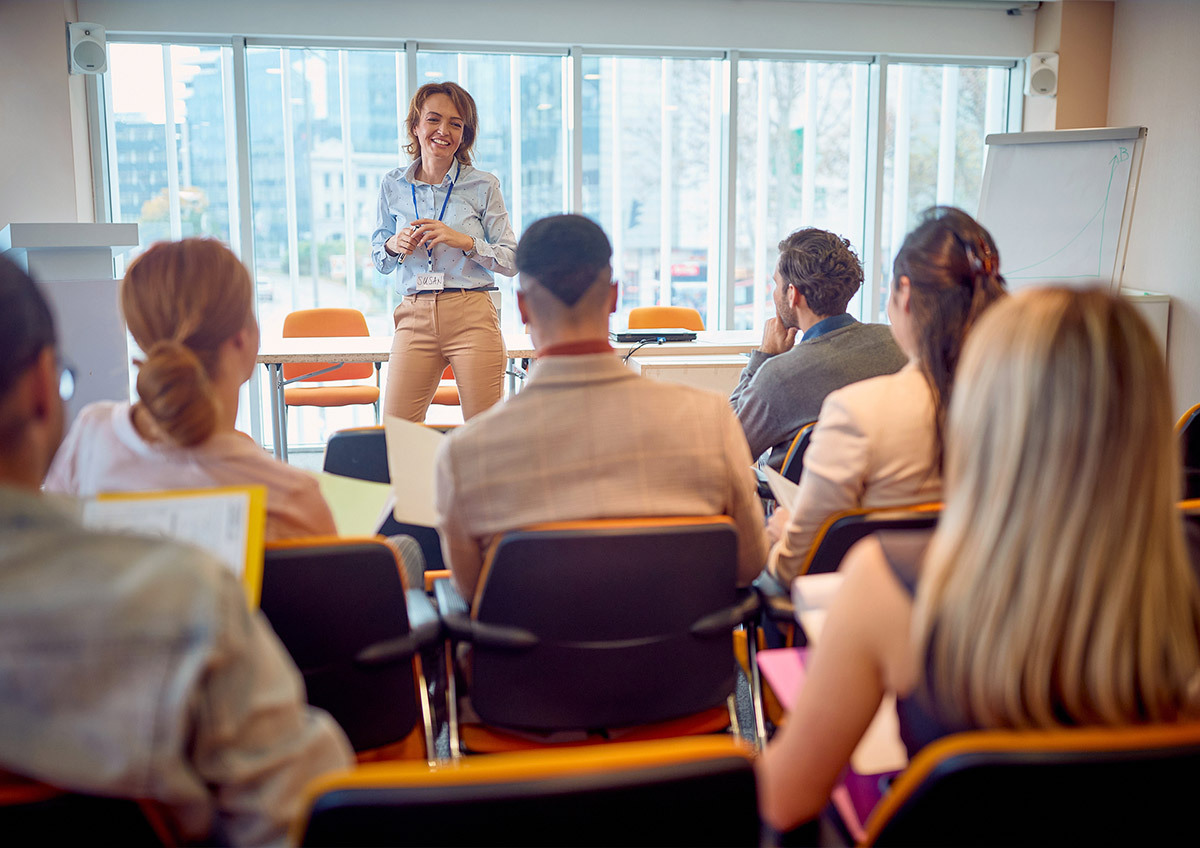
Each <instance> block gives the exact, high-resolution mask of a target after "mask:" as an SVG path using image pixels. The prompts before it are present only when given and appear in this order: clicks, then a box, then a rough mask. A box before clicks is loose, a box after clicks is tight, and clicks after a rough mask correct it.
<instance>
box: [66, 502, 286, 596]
mask: <svg viewBox="0 0 1200 848" xmlns="http://www.w3.org/2000/svg"><path fill="white" fill-rule="evenodd" d="M134 503H136V505H137V508H136V509H123V508H122V507H123V506H124V505H126V504H134ZM151 505H155V506H156V507H157V508H153V509H151V508H149V507H150V506H151ZM83 521H84V523H85V524H87V525H88V526H90V527H97V528H104V529H110V530H126V531H129V532H133V533H141V534H144V535H152V536H161V537H165V538H171V539H175V540H177V541H182V542H188V543H190V544H193V545H195V546H197V547H199V548H203V549H204V550H206V551H208V552H209V553H211V554H213V555H214V556H216V557H217V558H218V559H220V560H221V561H222V562H224V563H225V564H226V565H227V566H229V568H230V569H231V570H232V571H233V572H234V573H235V574H237V575H238V577H239V578H240V579H241V581H242V587H243V588H244V589H245V592H246V599H247V601H248V602H249V604H250V607H251V608H254V607H257V606H258V604H259V599H260V598H261V596H262V574H263V544H264V539H265V535H266V527H267V488H266V486H214V487H212V488H208V489H171V490H161V491H151V492H101V493H99V494H97V495H96V497H95V498H94V499H93V500H91V501H87V502H85V503H84V507H83Z"/></svg>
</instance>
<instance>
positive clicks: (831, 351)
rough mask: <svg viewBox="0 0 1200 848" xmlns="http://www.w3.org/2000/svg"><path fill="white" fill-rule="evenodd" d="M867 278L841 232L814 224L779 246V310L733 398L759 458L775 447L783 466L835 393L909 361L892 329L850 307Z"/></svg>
mask: <svg viewBox="0 0 1200 848" xmlns="http://www.w3.org/2000/svg"><path fill="white" fill-rule="evenodd" d="M862 281H863V271H862V265H861V264H859V261H858V257H857V256H855V255H854V251H852V250H851V249H850V242H848V241H846V240H845V239H842V238H840V237H838V236H836V235H834V234H833V233H830V232H827V231H825V230H818V229H816V228H815V227H807V228H805V229H801V230H796V231H795V232H794V233H792V234H791V235H789V236H788V237H787V238H785V239H784V240H783V241H781V242H780V243H779V263H778V265H777V266H776V268H775V312H776V315H775V317H774V318H769V319H768V320H767V324H766V327H765V328H764V330H763V340H762V344H761V345H760V346H759V349H758V350H755V351H752V352H751V353H750V362H749V364H748V365H747V366H746V368H745V369H744V370H743V371H742V376H741V379H740V380H739V381H738V384H737V388H735V389H734V390H733V394H732V395H731V396H730V398H729V402H730V403H731V404H732V405H733V410H734V412H736V413H737V417H738V419H739V420H740V421H741V422H742V429H743V430H745V432H746V441H747V442H749V444H750V454H751V456H754V457H758V456H760V455H761V454H763V453H764V452H765V451H767V450H768V449H769V450H770V452H771V453H770V456H769V457H768V459H767V462H768V464H770V465H771V466H772V467H774V468H776V469H778V468H780V467H781V466H782V465H783V460H784V456H785V455H786V454H787V450H788V446H789V445H790V444H791V441H792V439H793V438H794V437H795V435H796V433H797V432H799V430H800V428H801V427H803V426H804V425H805V424H808V423H810V422H812V421H816V420H817V415H818V413H820V411H821V404H822V403H823V402H824V400H825V396H826V395H827V394H829V393H830V392H832V391H834V390H835V389H840V388H841V387H842V386H846V385H849V384H850V383H856V382H858V381H859V380H865V379H867V378H868V377H877V376H879V375H881V374H893V373H895V372H896V371H899V370H900V368H902V367H903V366H904V363H905V362H906V361H907V359H906V358H905V356H904V354H903V353H902V352H901V351H900V348H899V347H897V345H896V342H895V341H894V340H893V339H892V334H891V331H890V330H889V329H888V328H887V327H886V326H884V325H882V324H862V323H860V322H858V321H856V320H855V319H854V318H852V317H851V316H850V315H849V314H847V312H846V305H847V304H848V303H849V302H850V298H852V297H853V296H854V293H855V292H856V291H858V289H859V286H861V285H862ZM797 335H799V336H800V339H799V340H797V339H796V336H797Z"/></svg>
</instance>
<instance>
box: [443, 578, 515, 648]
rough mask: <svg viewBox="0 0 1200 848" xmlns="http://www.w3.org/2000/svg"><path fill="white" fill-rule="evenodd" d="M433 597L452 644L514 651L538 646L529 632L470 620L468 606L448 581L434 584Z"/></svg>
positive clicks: (444, 580)
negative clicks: (459, 643) (463, 643)
mask: <svg viewBox="0 0 1200 848" xmlns="http://www.w3.org/2000/svg"><path fill="white" fill-rule="evenodd" d="M433 597H434V599H435V600H436V601H437V606H438V614H439V615H440V616H441V619H442V627H443V628H444V629H445V631H446V634H447V635H448V636H450V638H451V639H453V640H455V641H460V642H471V643H473V644H476V645H479V646H480V647H485V648H495V649H509V650H514V651H524V650H528V649H529V648H532V647H534V646H535V645H537V644H538V637H537V636H535V635H534V634H532V633H530V632H529V631H528V630H523V629H521V628H520V627H507V626H505V625H502V624H486V623H483V622H479V621H475V620H474V619H472V618H471V612H470V607H468V606H467V602H466V601H465V600H463V597H462V595H460V594H459V593H458V589H456V588H455V587H454V584H453V583H452V582H450V580H448V579H441V580H435V581H434V583H433Z"/></svg>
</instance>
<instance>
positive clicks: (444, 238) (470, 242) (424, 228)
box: [409, 218, 475, 251]
mask: <svg viewBox="0 0 1200 848" xmlns="http://www.w3.org/2000/svg"><path fill="white" fill-rule="evenodd" d="M409 228H410V229H413V230H414V233H413V236H412V241H413V245H414V247H415V246H416V245H422V244H423V245H425V246H426V247H430V248H432V247H433V246H434V245H435V244H445V245H448V246H450V247H457V248H458V249H459V250H463V251H466V250H470V249H471V248H473V247H474V246H475V239H473V238H471V237H470V236H468V235H464V234H463V233H460V232H459V231H458V230H456V229H453V228H452V227H450V226H449V225H447V224H446V223H444V222H442V221H435V220H434V219H433V218H419V219H417V220H416V221H413V222H412V223H411V224H410V225H409Z"/></svg>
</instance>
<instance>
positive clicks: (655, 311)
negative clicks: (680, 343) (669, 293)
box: [629, 306, 704, 332]
mask: <svg viewBox="0 0 1200 848" xmlns="http://www.w3.org/2000/svg"><path fill="white" fill-rule="evenodd" d="M667 327H678V328H679V329H681V330H695V331H696V332H702V331H703V330H704V319H703V318H701V317H700V313H699V312H697V311H696V310H695V309H692V308H691V307H690V306H639V307H637V308H636V309H631V310H629V329H631V330H658V329H663V328H667Z"/></svg>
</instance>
